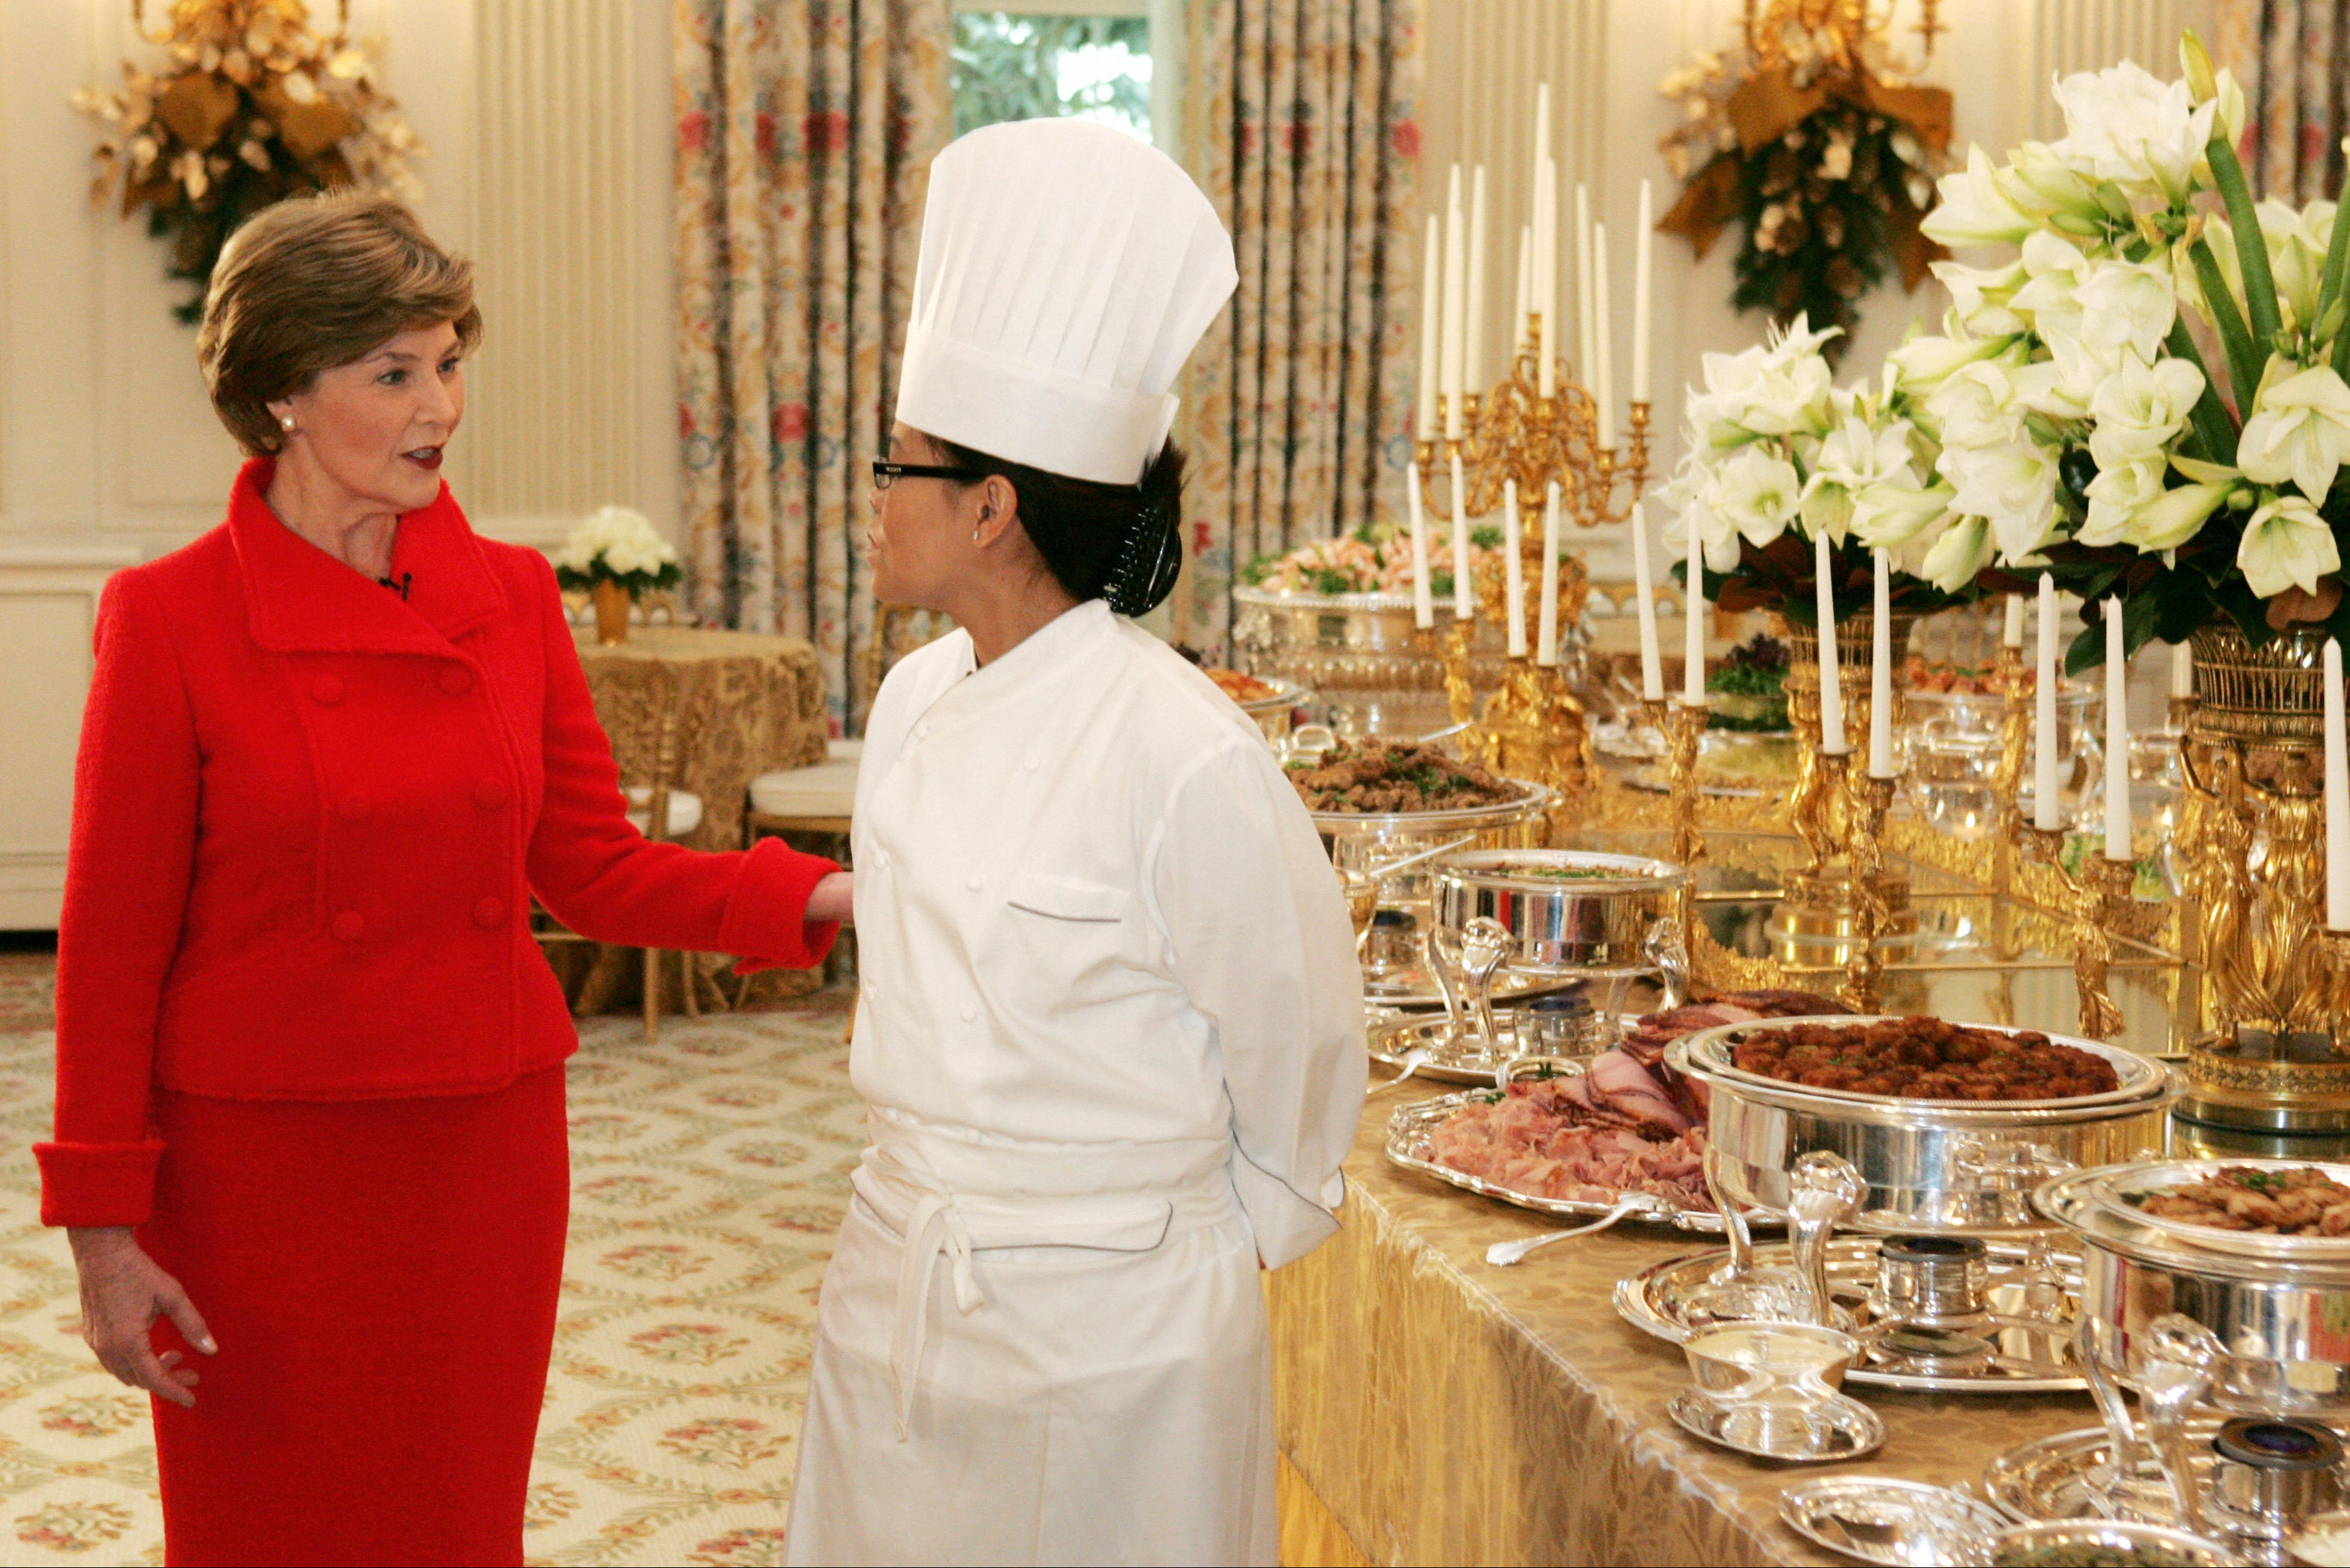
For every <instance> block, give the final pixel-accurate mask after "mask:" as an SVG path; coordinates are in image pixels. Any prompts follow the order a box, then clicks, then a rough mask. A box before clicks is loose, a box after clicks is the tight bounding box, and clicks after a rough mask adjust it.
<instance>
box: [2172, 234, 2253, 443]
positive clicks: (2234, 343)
mask: <svg viewBox="0 0 2350 1568" xmlns="http://www.w3.org/2000/svg"><path fill="white" fill-rule="evenodd" d="M2253 243H2254V244H2260V245H2262V248H2263V249H2264V250H2265V248H2266V247H2265V244H2264V242H2262V241H2261V240H2259V239H2258V238H2257V237H2255V239H2254V242H2253ZM2187 254H2188V256H2189V259H2190V260H2191V261H2193V262H2194V264H2195V278H2196V281H2197V282H2198V283H2200V284H2201V285H2202V286H2203V300H2204V305H2205V307H2206V308H2207V309H2209V310H2210V313H2211V325H2212V326H2213V327H2216V328H2217V329H2218V330H2219V334H2220V347H2221V348H2224V349H2225V350H2226V351H2227V355H2228V379H2229V381H2230V383H2231V384H2232V385H2233V386H2234V388H2235V392H2236V407H2237V408H2238V409H2239V410H2250V409H2251V404H2252V399H2253V398H2254V397H2255V396H2256V395H2257V394H2258V393H2259V391H2260V386H2261V371H2262V362H2263V360H2264V358H2265V356H2264V355H2263V354H2262V352H2261V351H2260V349H2259V348H2257V346H2256V345H2254V343H2253V342H2252V335H2251V329H2250V328H2248V327H2245V325H2244V318H2243V317H2241V316H2240V315H2238V314H2237V313H2236V302H2235V300H2234V298H2233V297H2232V296H2230V294H2229V293H2228V280H2227V279H2226V278H2225V277H2224V276H2222V275H2220V258H2219V257H2217V256H2215V255H2213V254H2211V244H2210V241H2209V240H2200V239H2199V240H2197V241H2196V242H2195V243H2194V244H2191V245H2189V246H2188V247H2187ZM2172 325H2173V328H2174V332H2175V331H2176V329H2177V328H2178V327H2181V326H2183V325H2184V324H2183V323H2179V322H2174V323H2173V324H2172ZM2192 341H2193V339H2192V338H2191V337H2190V338H2189V342H2192ZM2205 379H2206V381H2207V382H2208V381H2209V379H2210V377H2209V373H2208V372H2207V373H2206V377H2205Z"/></svg>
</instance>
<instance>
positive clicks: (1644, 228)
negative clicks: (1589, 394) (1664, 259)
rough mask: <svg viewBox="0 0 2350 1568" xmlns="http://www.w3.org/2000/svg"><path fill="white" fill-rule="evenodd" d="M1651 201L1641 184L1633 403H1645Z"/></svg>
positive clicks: (1634, 288)
mask: <svg viewBox="0 0 2350 1568" xmlns="http://www.w3.org/2000/svg"><path fill="white" fill-rule="evenodd" d="M1653 201H1654V198H1653V197H1652V196H1651V195H1650V193H1649V191H1648V181H1646V180H1643V181H1641V182H1640V237H1639V239H1638V241H1637V242H1635V250H1634V254H1633V263H1632V400H1633V401H1634V402H1636V403H1645V402H1647V401H1648V339H1649V323H1648V317H1649V314H1650V306H1652V305H1653V304H1654V301H1655V286H1654V285H1653V283H1652V282H1651V281H1650V276H1649V275H1650V273H1651V271H1652V269H1653V265H1654V260H1655V258H1654V256H1653V254H1652V249H1653V247H1652V244H1651V242H1652V241H1653V240H1654V239H1655V238H1656V228H1657V224H1656V218H1655V216H1654V213H1653V212H1652V210H1651V203H1652V202H1653Z"/></svg>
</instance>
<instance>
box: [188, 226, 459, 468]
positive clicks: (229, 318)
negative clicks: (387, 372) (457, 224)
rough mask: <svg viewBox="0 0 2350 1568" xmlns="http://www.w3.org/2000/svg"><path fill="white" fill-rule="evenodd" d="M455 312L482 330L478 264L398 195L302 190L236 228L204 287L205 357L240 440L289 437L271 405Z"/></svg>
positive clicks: (278, 441)
mask: <svg viewBox="0 0 2350 1568" xmlns="http://www.w3.org/2000/svg"><path fill="white" fill-rule="evenodd" d="M444 321H445V322H447V323H449V324H450V325H452V326H453V327H456V329H457V341H458V343H459V345H460V346H461V347H463V348H473V345H474V343H476V342H477V341H479V340H480V338H481V336H482V313H481V311H480V310H479V309H477V308H475V306H474V305H473V264H472V263H471V262H468V261H466V260H465V259H463V257H462V256H453V255H451V254H449V253H448V252H447V251H444V250H442V248H441V247H440V246H438V245H436V244H433V243H432V238H431V237H430V236H429V235H427V234H425V232H424V227H423V225H422V224H421V223H418V222H417V221H416V214H415V213H411V212H410V211H409V210H408V209H407V208H406V207H403V206H401V205H400V203H399V202H395V201H393V200H392V199H391V198H390V197H389V196H371V195H355V194H341V195H328V196H315V197H301V198H296V199H295V200H293V201H289V202H278V203H277V204H276V206H272V207H265V208H264V209H263V210H262V211H261V212H259V213H256V214H255V215H254V216H253V217H252V218H251V219H249V220H248V221H247V222H246V223H245V224H244V227H242V228H240V229H238V230H237V231H236V233H235V234H234V235H232V236H230V239H229V242H228V245H227V247H226V248H225V249H224V250H223V251H222V253H221V258H220V265H218V266H216V267H214V268H213V281H212V287H211V289H210V290H209V291H207V292H206V294H205V296H204V320H203V327H200V328H198V330H197V333H196V358H197V362H198V363H199V364H201V365H202V366H203V372H204V385H205V386H206V387H207V388H208V389H210V390H211V392H212V399H213V410H215V411H217V412H218V413H219V415H220V418H221V423H223V424H224V425H226V426H227V427H228V432H229V434H231V435H233V436H234V437H235V438H236V444H237V445H239V446H241V447H243V448H244V450H245V452H247V453H248V454H250V455H252V456H255V457H265V456H267V455H268V454H269V453H271V452H276V451H277V450H278V448H279V447H281V446H283V445H284V444H285V437H284V435H283V434H282V433H281V432H280V431H279V430H278V425H277V421H276V420H275V419H273V418H272V417H271V416H270V412H269V407H268V405H269V404H270V403H271V402H273V401H275V400H277V399H279V398H285V397H290V396H292V395H293V394H295V393H296V392H302V391H307V389H309V387H310V384H311V383H312V382H313V381H314V380H316V379H317V375H318V372H319V371H321V370H331V369H334V368H335V367H337V366H338V365H348V364H350V363H351V362H352V361H354V360H357V359H360V358H365V357H366V356H367V355H368V354H369V353H370V352H371V351H373V350H374V349H376V348H379V347H380V346H381V345H382V344H384V343H385V342H386V341H388V340H389V339H390V338H393V337H398V336H399V335H400V333H402V332H412V331H414V330H416V329H417V328H418V327H437V326H439V325H441V324H442V322H444Z"/></svg>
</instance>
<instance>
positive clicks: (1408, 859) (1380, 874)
mask: <svg viewBox="0 0 2350 1568" xmlns="http://www.w3.org/2000/svg"><path fill="white" fill-rule="evenodd" d="M1476 842H1477V836H1476V835H1475V834H1473V833H1464V834H1462V835H1461V836H1460V837H1458V838H1456V839H1454V840H1453V841H1452V842H1451V843H1450V844H1440V845H1438V846H1436V847H1435V848H1433V849H1421V850H1416V851H1414V852H1413V853H1412V854H1409V855H1407V856H1405V857H1403V858H1402V859H1400V860H1388V861H1385V862H1383V863H1381V864H1379V865H1377V866H1374V867H1371V868H1370V869H1369V870H1367V871H1366V872H1364V873H1363V875H1365V876H1367V877H1369V878H1370V879H1371V880H1372V881H1374V882H1384V881H1386V880H1387V879H1388V877H1392V876H1394V875H1395V874H1396V873H1397V872H1399V871H1400V870H1402V869H1403V868H1404V867H1407V866H1417V865H1419V863H1420V862H1421V861H1423V860H1433V859H1435V858H1436V857H1438V856H1440V855H1450V854H1451V853H1452V851H1454V850H1456V849H1462V848H1466V847H1467V846H1470V845H1471V844H1474V843H1476Z"/></svg>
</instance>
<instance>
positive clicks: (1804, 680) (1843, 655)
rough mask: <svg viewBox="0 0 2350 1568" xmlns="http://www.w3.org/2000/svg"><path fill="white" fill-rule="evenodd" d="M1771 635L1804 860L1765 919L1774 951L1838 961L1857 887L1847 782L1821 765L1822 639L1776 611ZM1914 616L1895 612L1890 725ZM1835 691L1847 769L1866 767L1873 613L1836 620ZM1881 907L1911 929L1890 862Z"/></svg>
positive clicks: (1911, 915) (1896, 927) (1880, 878)
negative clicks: (1781, 678) (1781, 670)
mask: <svg viewBox="0 0 2350 1568" xmlns="http://www.w3.org/2000/svg"><path fill="white" fill-rule="evenodd" d="M1917 624H1918V618H1917V617H1916V616H1914V615H1908V614H1897V615H1895V616H1894V617H1893V668H1894V677H1893V703H1894V707H1893V724H1894V729H1895V731H1896V732H1898V731H1899V729H1900V725H1901V691H1902V686H1903V684H1904V678H1903V676H1902V673H1901V670H1902V666H1903V665H1905V664H1906V663H1907V662H1908V658H1909V633H1910V630H1911V628H1914V627H1915V626H1916V625H1917ZM1772 629H1773V636H1775V637H1777V638H1779V639H1781V640H1782V641H1783V642H1785V643H1786V645H1787V678H1786V682H1785V691H1786V693H1787V722H1788V724H1789V726H1790V727H1792V728H1793V729H1794V732H1795V740H1796V746H1795V754H1796V763H1795V787H1794V791H1793V793H1791V794H1789V795H1788V797H1787V810H1788V814H1789V815H1790V816H1791V817H1792V819H1793V821H1794V828H1795V832H1796V834H1797V835H1798V836H1800V837H1801V838H1802V839H1803V841H1804V847H1805V849H1806V850H1807V851H1808V853H1809V859H1810V864H1809V865H1807V866H1806V867H1804V868H1803V869H1802V870H1800V871H1797V872H1794V873H1793V874H1792V875H1790V876H1789V877H1788V878H1787V891H1786V897H1785V898H1784V900H1783V902H1782V904H1781V906H1780V909H1779V911H1778V914H1777V916H1776V918H1775V919H1773V925H1772V933H1773V945H1774V947H1776V948H1778V949H1779V950H1780V956H1781V957H1782V958H1783V959H1785V960H1790V961H1803V962H1807V963H1813V962H1823V961H1825V962H1829V963H1841V962H1843V961H1845V958H1846V956H1847V955H1846V953H1845V951H1844V947H1845V945H1846V942H1847V941H1848V940H1849V939H1850V937H1851V935H1852V932H1853V929H1854V924H1855V917H1856V910H1857V908H1858V904H1859V889H1858V888H1857V887H1856V885H1855V881H1854V876H1853V871H1852V867H1851V865H1850V863H1849V860H1848V857H1847V846H1849V845H1850V844H1851V842H1852V831H1853V815H1854V814H1853V808H1852V796H1851V794H1850V792H1849V790H1848V789H1847V788H1845V787H1842V786H1843V785H1844V784H1846V782H1848V781H1847V780H1846V778H1845V777H1844V776H1843V775H1838V774H1830V773H1829V772H1827V771H1826V770H1824V769H1823V768H1822V767H1821V765H1820V639H1819V633H1818V631H1817V630H1816V629H1815V628H1812V627H1808V626H1802V625H1798V624H1797V623H1795V622H1794V621H1791V620H1789V619H1787V618H1786V617H1784V616H1774V617H1773V628H1772ZM1835 633H1836V689H1837V691H1839V692H1841V693H1842V694H1843V697H1844V734H1845V743H1846V746H1847V747H1849V748H1850V750H1851V753H1852V761H1851V763H1850V764H1849V773H1850V774H1851V776H1852V777H1855V778H1856V777H1859V776H1860V775H1862V774H1865V773H1866V770H1867V766H1868V721H1869V708H1870V705H1871V700H1870V695H1869V690H1868V688H1869V671H1870V667H1871V664H1872V662H1873V660H1874V659H1875V657H1876V639H1877V618H1876V616H1875V615H1873V614H1869V615H1855V616H1847V617H1846V618H1844V619H1843V620H1840V621H1838V622H1837V623H1836V628H1835ZM1877 885H1878V888H1880V890H1881V891H1882V893H1883V895H1884V898H1885V908H1886V912H1887V915H1888V916H1889V917H1890V919H1891V920H1892V925H1891V927H1890V930H1891V931H1892V932H1895V933H1898V932H1900V931H1904V930H1914V929H1917V916H1916V914H1915V912H1914V911H1912V910H1911V909H1910V908H1909V879H1908V877H1906V876H1904V875H1903V874H1902V873H1901V872H1900V871H1898V870H1897V869H1895V868H1894V867H1889V866H1888V867H1884V868H1883V869H1882V870H1880V871H1879V872H1878V873H1877Z"/></svg>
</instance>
